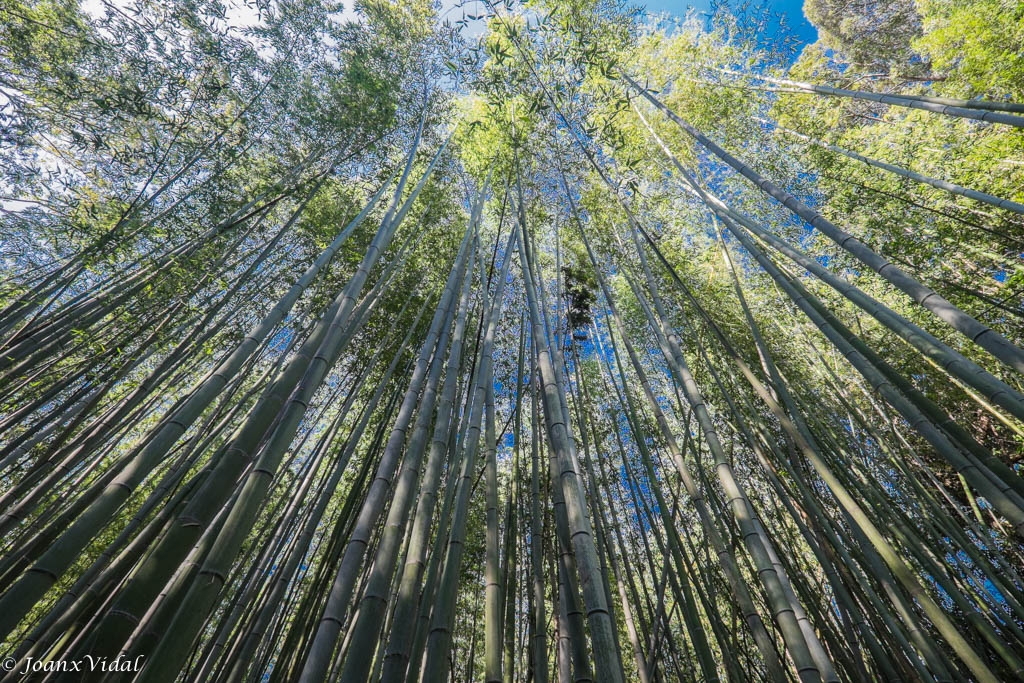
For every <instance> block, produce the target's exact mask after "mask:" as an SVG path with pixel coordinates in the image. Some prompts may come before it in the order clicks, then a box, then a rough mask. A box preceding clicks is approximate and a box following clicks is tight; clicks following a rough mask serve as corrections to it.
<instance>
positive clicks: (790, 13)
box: [633, 0, 818, 43]
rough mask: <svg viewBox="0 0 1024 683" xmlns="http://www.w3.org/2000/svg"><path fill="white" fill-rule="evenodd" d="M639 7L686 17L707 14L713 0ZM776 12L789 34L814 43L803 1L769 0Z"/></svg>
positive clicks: (645, 0)
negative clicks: (782, 18)
mask: <svg viewBox="0 0 1024 683" xmlns="http://www.w3.org/2000/svg"><path fill="white" fill-rule="evenodd" d="M633 2H635V3H636V4H637V5H641V6H645V7H647V11H648V12H650V13H655V12H668V13H669V14H673V15H676V16H685V15H686V12H687V10H688V9H689V8H691V7H692V8H693V9H695V10H697V11H698V12H707V11H708V10H709V8H710V6H711V0H633ZM767 4H768V6H769V7H771V8H772V10H773V11H774V12H777V13H779V14H781V15H785V17H786V23H787V24H788V28H789V32H790V33H791V34H793V35H794V36H796V37H798V38H800V40H801V41H802V42H804V43H813V42H814V41H815V40H817V38H818V35H817V32H816V31H815V30H814V27H813V26H811V24H810V23H809V22H808V21H807V19H806V18H805V17H804V12H803V6H804V3H803V0H767Z"/></svg>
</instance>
